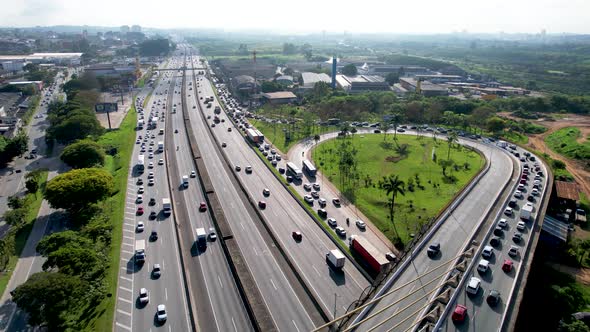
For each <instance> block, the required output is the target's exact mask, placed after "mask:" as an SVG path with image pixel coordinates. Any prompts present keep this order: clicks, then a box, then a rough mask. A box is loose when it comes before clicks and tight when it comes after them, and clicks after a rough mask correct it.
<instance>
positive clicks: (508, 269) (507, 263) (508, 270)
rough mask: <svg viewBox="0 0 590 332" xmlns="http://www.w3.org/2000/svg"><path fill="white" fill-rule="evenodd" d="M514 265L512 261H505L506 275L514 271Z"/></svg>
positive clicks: (503, 266) (503, 267) (503, 265)
mask: <svg viewBox="0 0 590 332" xmlns="http://www.w3.org/2000/svg"><path fill="white" fill-rule="evenodd" d="M513 265H514V263H512V261H511V260H509V259H505V260H504V264H502V270H503V271H504V272H506V273H508V272H510V271H512V266H513Z"/></svg>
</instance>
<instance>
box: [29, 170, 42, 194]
mask: <svg viewBox="0 0 590 332" xmlns="http://www.w3.org/2000/svg"><path fill="white" fill-rule="evenodd" d="M25 180H26V182H25V187H26V188H27V190H28V191H29V193H31V194H36V193H37V190H39V187H40V186H41V171H40V170H35V171H32V172H29V173H27V175H26V176H25Z"/></svg>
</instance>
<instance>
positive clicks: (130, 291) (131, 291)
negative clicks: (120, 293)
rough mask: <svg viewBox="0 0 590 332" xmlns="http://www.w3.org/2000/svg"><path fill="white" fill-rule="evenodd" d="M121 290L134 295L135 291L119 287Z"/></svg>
mask: <svg viewBox="0 0 590 332" xmlns="http://www.w3.org/2000/svg"><path fill="white" fill-rule="evenodd" d="M119 289H122V290H124V291H127V292H129V293H133V289H129V288H125V287H123V286H119Z"/></svg>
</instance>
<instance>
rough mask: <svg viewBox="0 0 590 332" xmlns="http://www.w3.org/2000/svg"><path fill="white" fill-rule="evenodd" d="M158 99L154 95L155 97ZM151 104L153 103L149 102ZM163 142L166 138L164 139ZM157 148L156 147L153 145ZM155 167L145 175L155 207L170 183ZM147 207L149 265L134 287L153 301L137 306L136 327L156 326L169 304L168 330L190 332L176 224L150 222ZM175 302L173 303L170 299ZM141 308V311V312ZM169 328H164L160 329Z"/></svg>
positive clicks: (144, 267) (154, 159) (146, 187)
mask: <svg viewBox="0 0 590 332" xmlns="http://www.w3.org/2000/svg"><path fill="white" fill-rule="evenodd" d="M155 97H156V96H154V98H155ZM150 101H151V100H150ZM156 109H157V110H158V111H162V110H163V109H162V108H161V107H159V106H157V107H156ZM158 125H161V123H158ZM157 131H158V128H156V129H154V130H151V131H150V138H149V140H152V138H151V134H152V133H157ZM140 132H143V135H144V137H145V136H146V135H147V132H148V131H147V129H146V130H143V131H140ZM159 139H160V136H159V135H157V134H156V135H155V137H154V138H153V140H154V141H155V142H157V141H158V140H159ZM162 140H163V138H162ZM154 146H155V144H154ZM159 157H162V158H163V153H158V152H156V153H154V158H153V159H149V158H148V159H147V160H148V161H147V162H148V163H149V162H154V164H156V165H157V162H156V160H157V159H159ZM156 165H155V166H154V168H153V169H150V168H147V167H146V171H145V172H144V175H145V174H147V173H149V172H153V173H154V179H155V185H153V186H149V185H147V180H146V181H145V182H144V187H145V190H146V194H147V195H146V199H147V197H150V198H151V197H154V198H155V199H156V206H157V204H158V203H157V202H161V200H162V198H165V197H168V193H167V191H166V188H167V186H165V185H164V184H165V183H166V181H167V176H166V167H165V166H159V167H158V166H156ZM144 207H146V213H144V214H143V215H142V216H140V218H139V219H140V220H142V221H143V222H144V224H145V225H146V230H145V231H144V232H143V234H141V236H140V238H144V239H145V240H146V242H147V246H146V263H145V264H144V266H143V268H142V269H141V270H140V271H139V273H137V274H136V275H135V276H134V277H135V281H136V282H134V286H135V288H136V289H135V291H134V295H135V296H137V294H139V289H140V288H141V287H146V285H147V287H146V288H147V289H148V291H149V292H150V302H149V303H148V305H146V306H145V307H143V308H142V307H141V306H137V309H138V311H139V314H136V315H135V317H134V327H136V328H137V329H139V330H147V329H149V328H150V327H152V326H153V325H154V319H153V317H154V314H155V312H156V307H157V305H158V304H166V309H167V311H168V315H169V317H170V319H169V321H168V322H167V324H166V325H168V328H169V329H170V328H172V325H174V328H180V329H188V328H189V326H190V324H189V322H188V312H187V310H186V302H185V300H184V293H183V292H182V290H183V288H182V287H178V285H182V279H181V276H180V266H179V259H178V256H177V255H176V250H175V249H176V248H175V246H174V242H173V241H174V233H173V232H174V228H173V222H172V220H171V218H169V219H161V217H162V216H161V215H160V214H159V215H158V218H157V219H156V220H149V217H148V213H147V210H148V209H149V208H148V207H147V206H144ZM152 230H156V231H157V232H158V239H157V240H156V241H150V239H149V233H151V231H152ZM155 263H159V264H161V265H162V271H163V272H162V276H161V277H160V278H159V279H157V280H156V279H153V278H151V269H152V268H153V265H154V264H155ZM171 299H174V300H171ZM139 309H141V310H139ZM160 327H163V328H166V327H165V326H163V325H162V326H160Z"/></svg>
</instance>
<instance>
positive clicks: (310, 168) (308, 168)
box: [303, 159, 317, 177]
mask: <svg viewBox="0 0 590 332" xmlns="http://www.w3.org/2000/svg"><path fill="white" fill-rule="evenodd" d="M303 170H304V171H305V172H306V173H307V174H308V175H309V176H311V177H315V173H316V172H317V169H316V168H315V166H314V165H313V164H312V163H311V161H309V160H307V159H303Z"/></svg>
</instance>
